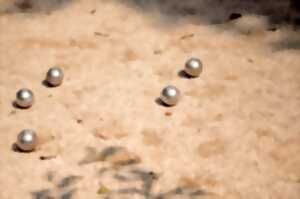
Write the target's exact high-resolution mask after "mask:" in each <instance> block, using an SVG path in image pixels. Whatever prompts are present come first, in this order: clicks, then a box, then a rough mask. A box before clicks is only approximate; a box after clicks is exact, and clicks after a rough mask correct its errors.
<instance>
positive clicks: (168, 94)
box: [160, 86, 180, 106]
mask: <svg viewBox="0 0 300 199" xmlns="http://www.w3.org/2000/svg"><path fill="white" fill-rule="evenodd" d="M160 99H161V101H162V102H163V103H165V104H166V105H168V106H174V105H176V104H177V103H178V101H179V99H180V91H179V90H178V89H177V88H176V87H175V86H167V87H165V88H164V89H163V90H162V92H161V95H160Z"/></svg>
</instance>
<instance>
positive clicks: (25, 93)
mask: <svg viewBox="0 0 300 199" xmlns="http://www.w3.org/2000/svg"><path fill="white" fill-rule="evenodd" d="M15 102H16V105H17V106H19V107H21V108H29V107H31V106H32V104H33V102H34V95H33V92H32V91H31V90H29V89H27V88H22V89H20V90H19V91H18V92H17V94H16V101H15Z"/></svg>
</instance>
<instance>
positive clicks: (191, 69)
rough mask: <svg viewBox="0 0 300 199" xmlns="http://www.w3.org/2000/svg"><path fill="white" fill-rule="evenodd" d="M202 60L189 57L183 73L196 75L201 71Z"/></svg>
mask: <svg viewBox="0 0 300 199" xmlns="http://www.w3.org/2000/svg"><path fill="white" fill-rule="evenodd" d="M202 68H203V66H202V62H201V61H200V59H197V58H191V59H189V60H188V61H187V62H186V63H185V69H184V71H185V73H186V74H187V75H189V76H191V77H198V76H199V75H200V74H201V72H202Z"/></svg>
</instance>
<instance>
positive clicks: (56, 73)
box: [46, 67, 64, 86]
mask: <svg viewBox="0 0 300 199" xmlns="http://www.w3.org/2000/svg"><path fill="white" fill-rule="evenodd" d="M63 79H64V73H63V71H62V70H61V69H60V68H58V67H53V68H50V69H49V70H48V72H47V75H46V81H47V83H48V84H49V85H50V86H59V85H60V84H62V82H63Z"/></svg>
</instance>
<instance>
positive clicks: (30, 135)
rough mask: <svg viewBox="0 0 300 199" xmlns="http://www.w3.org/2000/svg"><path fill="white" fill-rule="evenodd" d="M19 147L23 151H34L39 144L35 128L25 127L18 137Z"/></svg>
mask: <svg viewBox="0 0 300 199" xmlns="http://www.w3.org/2000/svg"><path fill="white" fill-rule="evenodd" d="M16 144H17V147H18V148H19V149H20V150H21V151H25V152H29V151H33V150H34V149H35V148H36V146H37V136H36V133H35V131H34V130H31V129H24V130H22V131H21V132H20V133H19V135H18V137H17V143H16Z"/></svg>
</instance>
